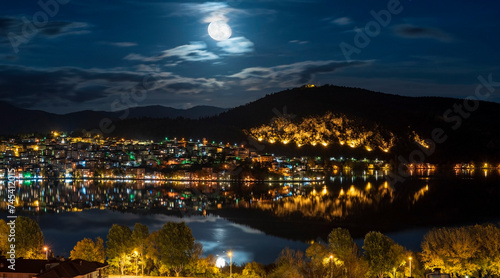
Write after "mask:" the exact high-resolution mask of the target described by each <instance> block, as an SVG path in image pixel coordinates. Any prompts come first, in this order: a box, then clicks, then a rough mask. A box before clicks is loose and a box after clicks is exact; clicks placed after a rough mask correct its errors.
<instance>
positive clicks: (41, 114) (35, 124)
mask: <svg viewBox="0 0 500 278" xmlns="http://www.w3.org/2000/svg"><path fill="white" fill-rule="evenodd" d="M226 110H227V109H225V108H219V107H214V106H195V107H192V108H189V109H176V108H171V107H165V106H160V105H154V106H145V107H134V108H130V109H128V110H122V111H117V112H103V111H90V110H85V111H79V112H74V113H68V114H63V115H60V114H53V113H49V112H45V111H40V110H28V109H22V108H18V107H15V106H13V105H11V104H8V103H6V102H0V117H1V118H2V119H4V121H3V122H2V128H1V131H0V134H4V135H12V134H18V133H31V132H40V133H48V132H50V131H52V130H61V131H74V130H79V129H87V130H90V129H93V128H96V127H98V126H99V122H100V121H101V120H102V119H104V118H109V119H111V120H113V121H119V120H120V119H140V118H172V119H175V118H179V117H182V118H188V119H199V118H203V117H210V116H214V115H217V114H220V113H221V112H224V111H226Z"/></svg>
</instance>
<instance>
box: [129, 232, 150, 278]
mask: <svg viewBox="0 0 500 278" xmlns="http://www.w3.org/2000/svg"><path fill="white" fill-rule="evenodd" d="M148 236H149V229H148V226H146V225H144V224H141V223H136V224H135V225H134V230H133V231H132V248H133V249H134V251H137V260H138V261H139V265H140V266H141V273H142V275H143V276H144V267H145V266H146V251H147V250H146V249H147V238H148Z"/></svg>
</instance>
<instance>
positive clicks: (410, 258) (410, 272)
mask: <svg viewBox="0 0 500 278" xmlns="http://www.w3.org/2000/svg"><path fill="white" fill-rule="evenodd" d="M409 259H410V277H412V276H411V257H410V258H409Z"/></svg>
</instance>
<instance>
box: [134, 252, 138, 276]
mask: <svg viewBox="0 0 500 278" xmlns="http://www.w3.org/2000/svg"><path fill="white" fill-rule="evenodd" d="M134 254H135V276H137V251H134Z"/></svg>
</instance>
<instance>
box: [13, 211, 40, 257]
mask: <svg viewBox="0 0 500 278" xmlns="http://www.w3.org/2000/svg"><path fill="white" fill-rule="evenodd" d="M15 244H16V257H18V258H19V257H23V258H25V259H44V258H45V253H44V252H43V233H42V230H40V226H38V223H36V221H35V220H33V219H31V218H29V217H24V216H19V217H17V218H16V242H15Z"/></svg>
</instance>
